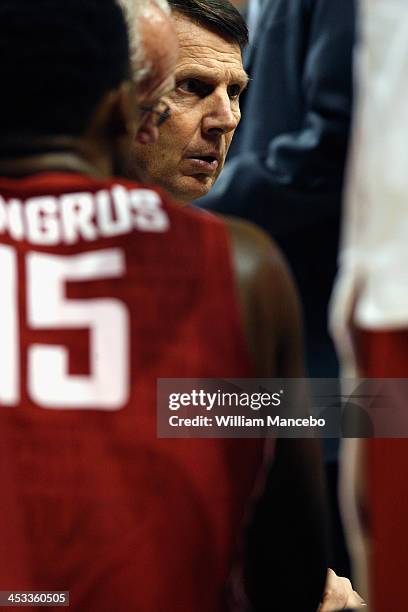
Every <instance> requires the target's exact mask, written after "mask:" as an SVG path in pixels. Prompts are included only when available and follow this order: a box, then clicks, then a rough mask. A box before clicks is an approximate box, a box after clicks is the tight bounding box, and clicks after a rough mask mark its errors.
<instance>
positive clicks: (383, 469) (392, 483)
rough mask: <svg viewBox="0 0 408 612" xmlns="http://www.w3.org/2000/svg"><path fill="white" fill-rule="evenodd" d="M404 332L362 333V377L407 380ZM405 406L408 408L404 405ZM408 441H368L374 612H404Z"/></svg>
mask: <svg viewBox="0 0 408 612" xmlns="http://www.w3.org/2000/svg"><path fill="white" fill-rule="evenodd" d="M407 342H408V333H407V331H406V330H403V329H401V330H384V331H379V330H370V331H368V330H359V331H358V334H357V347H358V355H359V365H360V368H361V370H362V375H363V376H365V377H369V378H407V377H408V353H407ZM405 408H406V406H405ZM407 470H408V443H407V440H406V439H404V438H402V439H398V438H390V439H387V438H384V439H377V440H369V441H368V442H367V511H368V522H369V524H368V528H369V534H370V547H371V556H370V570H371V572H370V574H371V575H370V580H371V585H370V586H371V594H372V600H373V610H375V612H386V611H388V610H390V611H391V610H392V612H406V609H407V602H406V589H405V581H406V576H407V574H408V552H407V551H408V528H407V517H408V488H407V486H406V475H407Z"/></svg>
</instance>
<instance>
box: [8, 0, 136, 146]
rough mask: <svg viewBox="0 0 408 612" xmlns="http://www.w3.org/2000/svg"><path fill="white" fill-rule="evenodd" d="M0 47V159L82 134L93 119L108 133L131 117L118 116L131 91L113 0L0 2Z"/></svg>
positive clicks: (125, 47)
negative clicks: (45, 141)
mask: <svg viewBox="0 0 408 612" xmlns="http://www.w3.org/2000/svg"><path fill="white" fill-rule="evenodd" d="M0 50H1V51H0V54H1V58H2V60H1V63H0V81H1V84H2V87H1V94H0V110H1V112H0V143H1V142H2V143H3V145H2V147H1V150H2V155H3V157H4V155H7V153H8V151H7V147H8V146H11V147H12V146H14V147H15V148H16V147H17V148H18V146H21V147H22V148H23V149H24V148H25V147H26V148H29V147H30V142H31V141H36V140H38V139H41V138H44V137H46V138H49V137H52V138H55V137H56V136H57V137H61V136H64V137H71V138H72V137H74V138H77V137H82V136H83V135H84V134H85V133H86V132H87V130H88V129H89V126H90V125H92V123H93V122H94V123H95V121H96V122H97V121H99V122H100V123H101V122H102V123H104V129H105V130H106V131H107V132H108V131H110V132H111V135H112V134H114V133H116V131H117V130H119V131H120V130H121V129H123V126H119V124H121V123H126V120H127V119H129V118H127V119H126V117H122V116H119V115H120V114H121V112H122V111H123V109H124V108H125V107H126V108H129V109H130V107H131V104H130V101H129V100H127V101H126V100H124V97H125V98H126V96H129V98H130V97H131V96H132V93H131V91H130V90H131V86H130V81H129V79H130V67H129V42H128V35H127V28H126V23H125V20H124V17H123V12H122V10H121V8H120V7H119V5H118V4H117V3H116V1H115V0H0ZM119 92H122V93H119ZM123 92H125V93H123ZM122 94H123V95H122ZM104 103H105V104H104ZM133 106H135V105H134V104H133ZM121 109H122V110H121ZM126 112H127V110H126V111H125V114H126ZM122 114H123V113H122ZM96 118H98V119H96Z"/></svg>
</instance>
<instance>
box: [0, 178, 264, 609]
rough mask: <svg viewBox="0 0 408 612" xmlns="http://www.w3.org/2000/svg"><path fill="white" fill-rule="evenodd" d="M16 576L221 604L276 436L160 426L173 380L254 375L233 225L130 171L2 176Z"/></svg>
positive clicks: (7, 568) (0, 243) (10, 525)
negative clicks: (103, 176)
mask: <svg viewBox="0 0 408 612" xmlns="http://www.w3.org/2000/svg"><path fill="white" fill-rule="evenodd" d="M0 296H1V299H0V339H1V341H0V364H1V367H0V406H1V408H0V435H1V453H0V459H1V465H0V479H1V486H2V503H1V515H0V521H1V524H0V542H1V544H0V546H2V549H0V552H1V554H0V583H1V589H2V590H12V589H24V590H29V589H36V590H69V591H70V593H71V609H72V608H73V609H77V610H81V611H82V610H83V611H94V610H95V611H98V612H99V611H101V612H103V611H106V612H108V611H109V612H113V611H125V610H126V611H128V610H134V611H137V612H173V611H174V612H175V611H177V612H201V611H202V612H216V611H221V610H225V609H226V585H227V582H228V576H229V573H230V570H231V567H232V564H233V560H234V555H235V554H236V550H237V543H238V539H239V533H240V530H241V527H242V521H243V517H244V514H245V511H246V507H247V504H248V499H249V497H250V495H251V492H252V489H253V487H254V483H255V480H256V476H257V473H258V470H259V467H260V465H261V462H262V452H263V447H262V444H261V442H260V441H256V440H227V439H224V440H223V439H214V440H209V439H208V440H203V439H201V440H199V439H194V440H191V439H190V440H188V439H177V440H176V439H158V438H157V436H156V380H157V378H160V377H166V378H172V377H177V378H186V377H192V378H201V377H202V378H212V377H248V376H250V375H251V374H252V366H251V363H250V359H249V356H248V353H247V348H246V344H245V341H244V337H243V332H242V329H241V322H240V320H239V314H238V308H237V302H236V296H235V286H234V280H233V274H232V269H231V261H230V252H229V243H228V236H227V232H226V229H225V227H224V225H223V224H222V223H221V222H220V221H218V220H217V219H215V218H214V217H212V216H210V215H205V214H202V213H199V212H197V211H194V210H186V209H182V208H181V207H179V206H177V205H174V204H172V203H170V202H168V201H166V197H165V196H164V195H163V194H162V193H161V192H159V191H157V190H152V189H147V188H145V187H141V186H137V185H134V184H132V183H128V182H126V181H123V180H116V179H115V180H109V181H96V180H94V179H91V178H88V177H85V176H79V175H74V174H72V175H69V174H38V175H35V176H33V177H29V178H25V179H22V180H8V179H1V180H0Z"/></svg>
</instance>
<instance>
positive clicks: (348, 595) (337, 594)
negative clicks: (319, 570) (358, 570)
mask: <svg viewBox="0 0 408 612" xmlns="http://www.w3.org/2000/svg"><path fill="white" fill-rule="evenodd" d="M366 605H367V604H366V603H365V602H364V599H362V598H361V597H360V595H359V594H358V593H357V592H356V591H353V586H352V584H351V582H350V580H348V579H347V578H342V577H341V576H337V574H336V573H335V572H333V570H332V569H328V570H327V579H326V586H325V587H324V593H323V598H322V603H321V604H320V606H319V609H318V612H337V611H338V610H344V609H345V608H357V609H361V608H363V607H365V606H366Z"/></svg>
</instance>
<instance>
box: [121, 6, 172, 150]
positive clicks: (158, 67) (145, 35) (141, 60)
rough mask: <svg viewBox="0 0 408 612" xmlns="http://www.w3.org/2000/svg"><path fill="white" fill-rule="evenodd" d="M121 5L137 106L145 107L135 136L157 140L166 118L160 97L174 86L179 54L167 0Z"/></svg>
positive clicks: (144, 140)
mask: <svg viewBox="0 0 408 612" xmlns="http://www.w3.org/2000/svg"><path fill="white" fill-rule="evenodd" d="M118 1H119V4H120V5H121V6H122V8H123V9H124V13H125V15H126V19H127V22H128V28H129V35H130V48H131V60H132V62H131V63H132V73H133V79H134V81H135V83H136V84H137V98H138V104H139V107H142V109H150V110H145V111H144V113H143V116H142V122H141V125H140V127H139V130H138V133H137V137H138V140H140V141H141V142H143V143H154V142H156V140H157V138H158V136H159V132H158V125H161V124H162V123H163V122H164V121H165V120H166V118H167V117H166V114H167V112H166V108H167V107H166V105H165V104H164V103H163V101H162V100H161V98H162V96H163V95H166V94H167V93H168V92H169V91H170V90H172V89H174V71H175V66H176V61H177V57H178V42H177V34H176V31H175V28H174V23H173V20H172V18H171V10H170V6H169V4H168V2H167V0H118Z"/></svg>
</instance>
